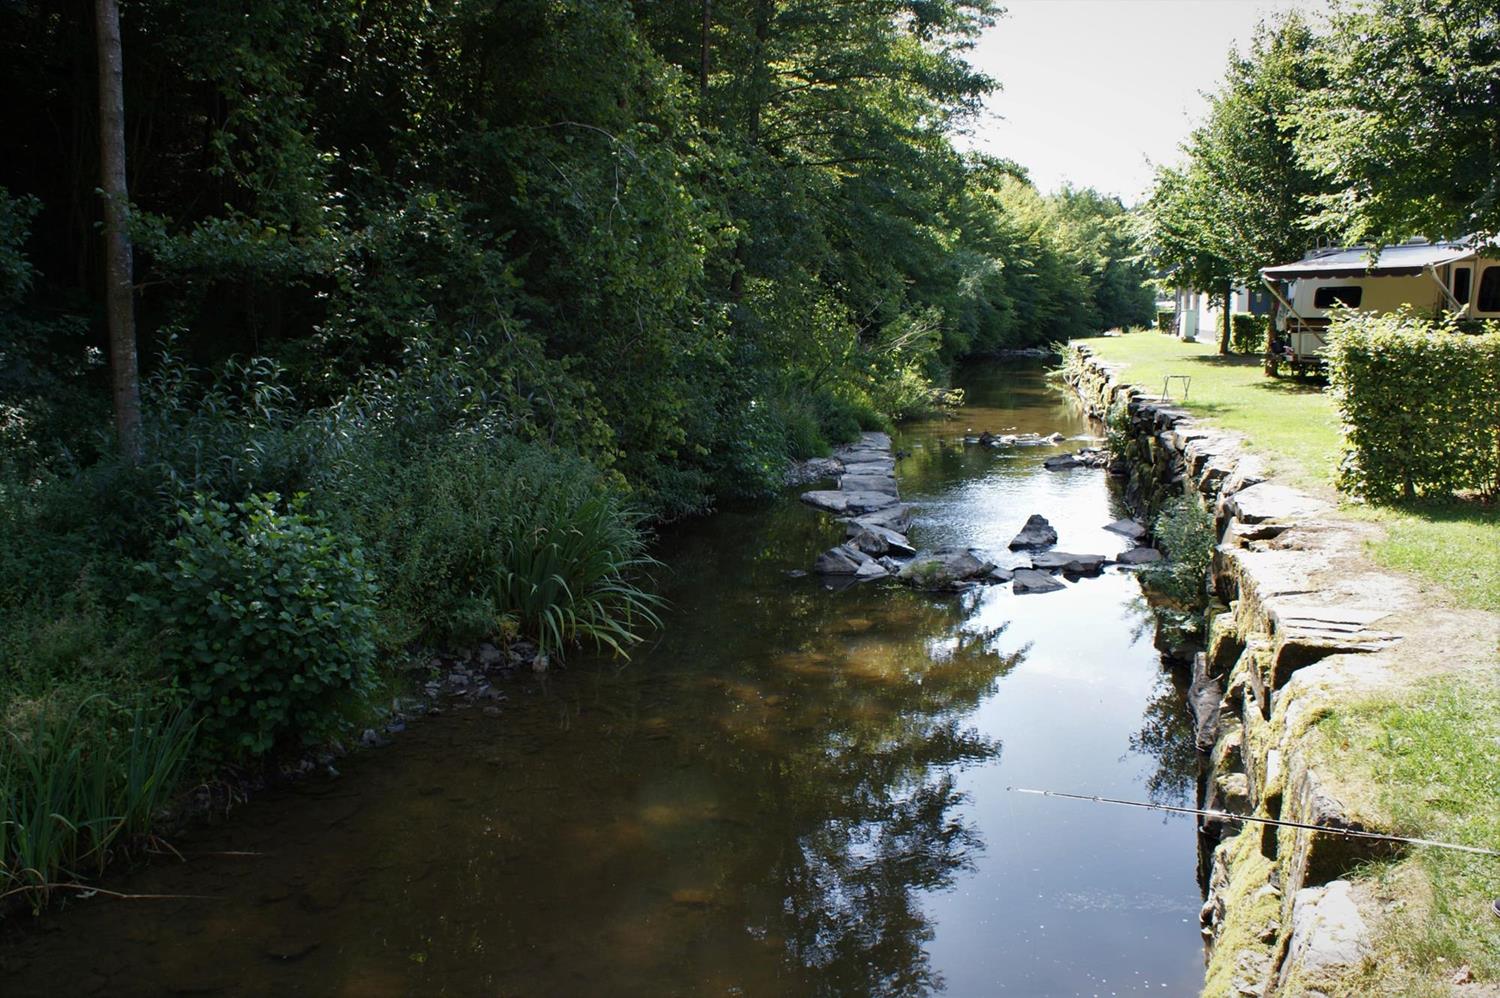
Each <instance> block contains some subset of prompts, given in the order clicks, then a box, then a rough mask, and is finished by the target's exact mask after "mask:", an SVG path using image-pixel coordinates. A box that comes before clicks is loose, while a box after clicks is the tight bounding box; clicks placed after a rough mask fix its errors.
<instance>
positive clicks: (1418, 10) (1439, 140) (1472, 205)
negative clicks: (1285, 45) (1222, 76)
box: [1292, 0, 1500, 243]
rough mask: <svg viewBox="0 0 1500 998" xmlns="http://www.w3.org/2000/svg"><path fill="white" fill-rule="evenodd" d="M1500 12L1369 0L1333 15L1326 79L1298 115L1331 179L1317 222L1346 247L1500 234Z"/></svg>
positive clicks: (1306, 146) (1461, 4) (1305, 145)
mask: <svg viewBox="0 0 1500 998" xmlns="http://www.w3.org/2000/svg"><path fill="white" fill-rule="evenodd" d="M1497 53H1500V13H1497V11H1496V9H1495V7H1494V5H1493V4H1486V3H1475V2H1472V0H1365V2H1362V3H1359V4H1351V5H1349V6H1347V7H1341V8H1340V9H1339V10H1338V11H1337V12H1336V13H1335V15H1334V16H1333V17H1332V18H1331V24H1330V30H1329V35H1328V38H1327V40H1326V41H1325V42H1324V44H1322V45H1320V46H1319V47H1318V49H1317V58H1316V65H1317V68H1318V70H1319V71H1320V72H1322V73H1324V74H1326V77H1327V83H1326V85H1324V86H1320V87H1318V88H1317V89H1315V90H1312V91H1311V92H1309V93H1308V94H1306V95H1305V97H1304V98H1303V100H1302V101H1300V102H1299V106H1298V107H1297V109H1296V110H1297V113H1296V114H1295V115H1294V116H1293V117H1292V124H1293V125H1294V126H1295V133H1294V134H1295V135H1296V136H1297V151H1298V153H1299V155H1300V156H1301V158H1302V159H1303V161H1304V162H1305V163H1307V164H1308V166H1310V167H1311V168H1312V169H1314V170H1316V171H1318V173H1319V174H1320V175H1321V176H1322V177H1323V178H1324V180H1325V182H1326V184H1327V187H1328V189H1327V190H1326V192H1324V193H1322V194H1320V195H1319V196H1318V197H1317V198H1316V199H1315V204H1316V206H1317V207H1318V208H1319V209H1321V211H1320V213H1319V215H1318V216H1317V220H1318V222H1319V223H1321V224H1323V225H1325V226H1327V227H1330V228H1332V229H1335V230H1337V231H1339V232H1340V233H1342V235H1343V237H1344V239H1345V241H1347V242H1364V241H1371V242H1386V243H1392V242H1399V241H1401V240H1402V239H1405V238H1408V237H1410V236H1426V237H1429V238H1437V237H1442V236H1462V235H1469V234H1475V235H1479V236H1486V235H1488V236H1493V235H1495V234H1496V233H1497V232H1500V198H1497V190H1496V185H1495V177H1496V176H1500V144H1497V143H1496V142H1495V108H1496V105H1497V101H1500V83H1497V82H1496V81H1497V77H1496V73H1495V61H1496V57H1497Z"/></svg>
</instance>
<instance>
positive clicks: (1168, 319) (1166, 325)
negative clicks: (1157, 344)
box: [1156, 308, 1177, 335]
mask: <svg viewBox="0 0 1500 998" xmlns="http://www.w3.org/2000/svg"><path fill="white" fill-rule="evenodd" d="M1156 331H1157V332H1158V333H1166V334H1168V335H1171V334H1172V333H1175V332H1177V310H1176V309H1170V308H1167V309H1162V310H1161V311H1159V312H1157V313H1156Z"/></svg>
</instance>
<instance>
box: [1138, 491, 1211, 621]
mask: <svg viewBox="0 0 1500 998" xmlns="http://www.w3.org/2000/svg"><path fill="white" fill-rule="evenodd" d="M1151 532H1152V534H1153V535H1154V536H1155V538H1156V544H1157V546H1158V547H1159V548H1161V549H1162V551H1163V552H1164V553H1165V554H1166V555H1167V558H1166V560H1165V561H1160V562H1156V563H1155V564H1151V565H1147V566H1145V567H1144V568H1143V569H1142V570H1141V577H1142V578H1143V579H1144V580H1145V582H1146V584H1147V585H1148V586H1149V587H1150V588H1152V589H1154V590H1156V591H1157V592H1160V593H1165V594H1167V595H1169V596H1171V597H1172V598H1173V599H1176V600H1178V601H1180V602H1182V603H1186V604H1188V605H1190V606H1198V605H1201V604H1202V603H1203V602H1204V600H1205V598H1206V586H1207V578H1208V569H1209V565H1210V564H1211V563H1212V561H1213V556H1214V545H1215V544H1216V543H1217V538H1216V537H1215V536H1214V520H1213V515H1212V514H1211V513H1209V511H1208V510H1206V509H1204V508H1203V505H1202V503H1200V502H1198V500H1197V499H1196V498H1195V497H1191V496H1179V497H1178V498H1176V499H1173V500H1171V501H1169V502H1167V503H1166V504H1165V505H1164V506H1163V507H1162V509H1161V512H1159V513H1158V514H1157V515H1156V521H1155V523H1154V524H1153V525H1152V529H1151Z"/></svg>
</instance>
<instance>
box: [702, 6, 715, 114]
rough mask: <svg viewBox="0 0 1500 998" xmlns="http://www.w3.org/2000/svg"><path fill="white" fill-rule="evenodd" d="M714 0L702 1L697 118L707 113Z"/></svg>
mask: <svg viewBox="0 0 1500 998" xmlns="http://www.w3.org/2000/svg"><path fill="white" fill-rule="evenodd" d="M713 17H714V0H703V27H702V32H701V33H700V35H699V38H698V117H699V118H700V119H701V118H704V117H706V115H707V113H708V41H709V29H710V28H711V27H713Z"/></svg>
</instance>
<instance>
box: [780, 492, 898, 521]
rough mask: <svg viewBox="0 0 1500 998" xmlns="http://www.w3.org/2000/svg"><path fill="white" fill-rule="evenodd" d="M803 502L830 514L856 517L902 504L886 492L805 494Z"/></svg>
mask: <svg viewBox="0 0 1500 998" xmlns="http://www.w3.org/2000/svg"><path fill="white" fill-rule="evenodd" d="M802 501H803V502H805V503H807V504H808V505H809V506H816V507H818V508H819V509H822V510H827V511H828V512H830V513H852V514H854V515H856V516H858V515H862V514H865V513H874V512H876V511H877V510H883V509H888V508H890V507H892V506H897V505H900V502H901V500H899V499H897V498H896V497H895V496H894V495H890V494H888V493H885V492H845V491H842V490H834V489H819V490H816V491H813V492H804V493H802Z"/></svg>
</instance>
